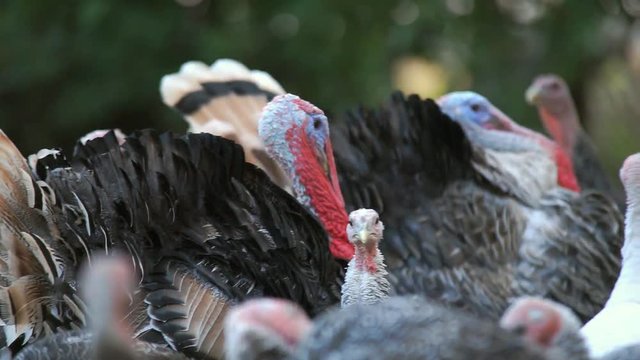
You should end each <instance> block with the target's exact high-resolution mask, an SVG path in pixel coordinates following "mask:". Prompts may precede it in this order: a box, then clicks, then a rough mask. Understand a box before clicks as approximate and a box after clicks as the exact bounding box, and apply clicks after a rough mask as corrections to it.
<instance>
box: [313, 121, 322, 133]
mask: <svg viewBox="0 0 640 360" xmlns="http://www.w3.org/2000/svg"><path fill="white" fill-rule="evenodd" d="M320 126H322V121H320V120H318V119H315V120H313V128H314V129H316V130H318V129H320Z"/></svg>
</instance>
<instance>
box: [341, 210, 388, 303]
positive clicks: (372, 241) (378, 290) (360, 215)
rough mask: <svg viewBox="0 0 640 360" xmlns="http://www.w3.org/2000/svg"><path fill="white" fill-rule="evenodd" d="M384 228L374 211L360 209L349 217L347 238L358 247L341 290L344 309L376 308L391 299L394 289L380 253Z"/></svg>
mask: <svg viewBox="0 0 640 360" xmlns="http://www.w3.org/2000/svg"><path fill="white" fill-rule="evenodd" d="M383 231H384V225H383V224H382V221H380V217H379V215H378V213H377V212H376V211H375V210H372V209H359V210H355V211H352V212H351V214H349V224H348V225H347V236H348V237H349V242H350V243H352V244H353V245H354V247H355V255H354V257H353V259H352V260H351V261H350V262H349V265H348V267H347V274H346V276H345V282H344V285H343V286H342V306H347V305H351V304H356V303H357V304H375V303H378V302H380V301H381V300H382V299H384V298H386V297H387V296H389V291H390V289H391V285H390V284H389V280H388V279H387V275H388V272H387V270H386V265H385V263H384V257H383V256H382V253H381V252H380V250H379V249H378V244H379V242H380V240H382V233H383Z"/></svg>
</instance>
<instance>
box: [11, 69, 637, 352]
mask: <svg viewBox="0 0 640 360" xmlns="http://www.w3.org/2000/svg"><path fill="white" fill-rule="evenodd" d="M160 93H161V97H162V100H163V102H164V103H165V104H166V105H167V106H169V107H171V108H172V109H174V110H175V111H177V112H179V113H180V114H181V115H182V116H183V117H184V119H185V120H186V121H187V123H188V125H189V129H188V133H187V134H175V133H170V132H160V131H155V130H141V131H137V132H134V133H132V134H128V135H125V134H123V133H122V132H121V131H120V130H117V129H114V130H112V131H108V130H97V131H94V132H92V133H90V134H87V135H86V136H84V137H82V138H81V139H80V140H79V141H78V143H77V145H76V147H75V149H74V150H73V153H72V154H70V155H69V154H64V153H63V152H62V151H61V150H59V149H43V150H40V151H39V152H37V153H36V154H32V155H29V156H27V157H26V158H25V157H24V156H23V155H22V154H21V153H20V151H19V150H18V149H17V148H16V147H15V146H14V144H13V143H12V142H11V140H10V139H9V137H8V136H7V135H5V134H4V133H3V132H0V176H1V178H2V181H1V182H0V286H1V288H0V328H1V329H2V331H0V344H2V346H3V347H2V350H1V352H0V359H43V360H44V359H230V360H240V359H433V360H436V359H441V360H460V359H515V360H518V359H546V360H559V359H576V360H588V359H593V360H595V359H608V360H630V359H640V209H639V208H638V206H640V205H636V204H637V203H638V202H640V154H636V155H631V156H629V157H628V158H627V159H626V161H625V162H624V164H623V165H622V167H621V169H620V180H621V181H622V184H623V186H624V192H622V191H618V189H617V187H616V186H615V184H616V182H614V181H612V179H608V178H607V175H606V173H605V172H604V170H603V168H602V166H601V164H600V163H599V161H598V156H597V150H596V148H595V147H594V146H593V144H592V143H591V141H590V140H589V137H588V135H587V134H586V132H585V131H584V130H583V129H582V128H581V125H580V120H579V118H578V113H577V111H576V108H575V105H574V103H573V100H572V98H571V95H570V93H569V88H568V86H567V85H566V83H565V82H564V81H563V80H562V79H561V78H559V77H557V76H555V75H543V76H540V77H538V78H536V79H535V80H534V81H533V82H532V85H531V86H530V87H529V88H528V89H527V90H526V96H525V97H526V100H527V101H528V102H529V103H530V104H531V105H533V106H535V107H536V108H537V110H538V112H539V114H540V119H541V122H542V124H543V125H544V126H545V128H546V129H547V131H548V133H549V134H550V135H551V138H549V137H547V136H545V135H543V134H541V133H538V132H536V131H533V130H531V129H528V128H526V127H523V126H521V125H519V124H518V123H517V122H516V121H514V120H512V119H511V118H509V116H508V115H506V114H505V113H503V112H502V111H500V110H499V109H498V108H497V107H496V106H494V105H493V104H492V103H491V102H490V101H489V100H488V99H487V98H485V97H483V96H481V95H480V94H477V93H473V92H469V91H464V92H452V93H449V94H446V95H444V96H442V97H441V98H439V99H436V100H432V99H421V98H420V97H418V96H417V95H409V96H406V95H404V94H402V93H400V92H395V93H393V94H392V95H391V96H390V97H389V98H388V99H387V100H386V101H385V102H384V103H383V104H382V105H380V106H378V107H376V108H369V107H362V106H361V107H358V108H356V109H354V110H352V111H349V112H347V113H346V114H344V115H343V116H341V117H337V118H335V119H329V118H328V117H327V116H326V115H325V113H324V112H323V110H321V109H319V108H318V107H316V106H315V105H313V104H312V103H310V102H308V101H306V100H303V99H302V98H300V97H298V96H296V95H292V94H289V93H287V92H286V91H285V90H284V88H283V87H282V86H281V85H280V84H279V83H278V82H277V81H276V80H275V79H273V78H272V77H271V76H270V75H269V74H267V73H265V72H262V71H258V70H249V69H248V68H247V67H246V66H244V65H243V64H241V63H239V62H237V61H235V60H231V59H220V60H217V61H215V62H214V63H213V64H212V65H211V66H208V65H205V64H204V63H201V62H195V61H191V62H187V63H185V64H183V65H182V67H181V68H180V70H179V71H178V72H177V73H174V74H170V75H166V76H164V77H163V78H162V80H161V82H160ZM625 194H626V202H625V201H624V199H625ZM623 214H624V215H623ZM623 216H624V217H623ZM623 219H624V220H623Z"/></svg>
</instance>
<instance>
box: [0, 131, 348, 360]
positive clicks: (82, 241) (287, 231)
mask: <svg viewBox="0 0 640 360" xmlns="http://www.w3.org/2000/svg"><path fill="white" fill-rule="evenodd" d="M2 140H3V141H2V143H3V149H8V150H6V151H5V152H4V153H3V154H2V155H3V160H4V161H3V163H2V164H3V175H4V176H5V178H6V179H8V180H10V181H7V182H6V184H7V185H6V186H13V187H15V188H16V189H17V190H16V191H13V192H12V191H3V199H2V200H3V203H2V205H3V209H4V210H6V209H8V208H11V207H13V208H14V209H15V208H18V210H19V211H21V212H22V213H26V214H31V213H33V214H38V213H39V214H42V213H43V212H42V211H36V210H37V209H35V208H37V207H44V208H46V209H47V212H45V213H44V214H45V216H44V217H42V216H41V217H39V218H38V217H37V216H36V215H33V216H34V218H37V220H39V222H36V221H30V222H26V221H22V222H20V221H18V220H16V219H15V218H13V217H11V216H9V215H7V214H10V213H9V212H3V218H2V225H3V226H2V227H1V228H0V230H2V231H3V234H12V236H8V237H4V239H3V242H4V243H3V245H5V247H4V249H7V248H10V247H8V246H7V245H11V246H13V247H14V248H15V247H16V246H18V245H21V244H24V242H25V240H24V238H25V235H24V234H25V233H26V234H27V235H28V234H33V235H32V236H30V237H29V238H36V239H40V240H41V241H38V244H40V243H43V244H44V245H46V246H45V247H44V248H45V250H46V251H44V252H43V251H42V250H40V249H42V247H40V248H34V247H33V246H31V245H30V244H31V243H27V244H26V245H22V247H21V248H19V249H18V250H20V251H21V252H20V253H17V251H16V250H9V251H8V253H9V254H10V255H11V256H16V257H17V258H20V259H21V260H23V258H25V259H28V260H29V261H30V262H31V263H33V264H31V263H30V262H29V261H24V262H23V264H22V267H18V268H17V269H12V268H11V267H10V266H9V267H8V268H9V269H8V271H5V273H4V274H3V277H6V278H11V279H12V280H14V281H13V283H12V284H11V286H9V287H7V288H3V290H5V291H4V292H3V294H8V295H7V296H5V297H2V298H1V300H2V301H3V305H5V306H6V305H9V306H13V308H14V309H23V310H21V311H18V312H16V313H9V314H6V313H4V314H3V315H4V316H5V318H3V320H4V321H5V323H6V324H12V323H16V324H18V323H20V325H19V326H13V327H11V326H9V327H5V329H4V330H5V334H8V336H7V341H8V342H9V343H13V345H14V346H20V341H16V340H17V339H22V340H23V341H24V342H27V341H28V340H31V339H33V338H37V337H38V336H42V335H44V336H46V335H49V336H50V335H51V333H52V332H53V331H54V330H62V329H74V328H76V329H77V328H78V327H81V326H82V325H83V324H84V322H85V319H84V314H83V302H82V300H81V299H80V298H79V297H78V296H77V295H76V292H77V289H76V284H75V280H74V272H75V269H77V267H78V266H80V264H81V263H84V262H90V261H91V258H92V257H93V256H95V255H98V254H105V253H106V254H112V253H124V254H126V255H127V256H129V257H130V259H131V262H132V264H133V267H134V269H135V271H136V272H137V273H138V275H139V278H140V279H142V280H141V283H140V286H139V290H138V291H137V292H136V293H135V294H134V295H133V299H132V303H131V307H130V312H129V313H128V315H127V317H126V320H127V322H128V323H129V324H130V325H131V326H132V327H133V328H134V329H135V332H134V334H135V337H136V338H137V339H140V340H145V341H149V342H155V343H160V344H164V345H169V346H171V347H172V348H174V349H177V350H179V351H182V352H184V353H185V354H187V355H189V356H193V357H198V358H219V357H221V356H222V339H223V337H222V320H223V318H224V316H225V314H226V312H227V310H228V309H229V307H230V306H232V305H233V304H235V303H236V302H238V301H241V300H243V299H245V298H250V297H259V296H265V295H269V296H276V297H283V298H289V299H292V300H293V301H295V302H299V303H300V304H301V306H302V307H303V308H304V309H305V310H306V311H308V313H309V314H312V315H315V314H317V313H319V312H320V311H322V310H323V309H325V308H326V307H328V306H330V305H332V304H335V303H337V302H339V300H340V286H341V281H342V278H343V271H342V269H341V267H340V266H339V265H338V263H337V262H335V260H334V259H333V258H332V257H331V254H330V253H329V250H328V240H327V236H326V234H325V232H324V230H323V229H322V227H321V225H320V224H319V223H318V222H317V221H316V220H315V219H314V217H313V216H311V215H310V214H309V213H308V212H307V211H306V210H305V209H304V208H302V207H301V206H300V205H299V204H298V203H297V202H296V201H295V199H294V198H292V197H291V196H289V195H288V194H287V193H286V192H285V191H284V190H282V189H280V188H279V187H278V186H276V185H274V184H273V183H271V181H270V180H269V179H268V177H267V176H266V175H265V174H264V173H263V172H262V171H260V170H259V169H257V168H256V167H255V166H253V165H250V164H247V163H245V162H244V156H243V151H242V148H240V147H239V146H238V145H236V144H233V143H232V142H230V141H228V140H225V139H222V138H218V137H215V136H212V135H209V134H191V135H187V136H176V135H173V134H170V133H165V134H158V133H155V132H153V131H143V132H140V133H137V134H135V135H134V136H131V137H128V138H127V139H126V142H125V143H124V145H122V146H120V145H119V144H118V141H117V139H116V138H115V136H113V134H108V135H107V136H105V137H104V138H99V139H96V140H93V141H90V142H88V143H87V144H86V145H79V147H78V148H77V149H76V155H75V156H74V158H73V159H71V160H70V161H69V162H68V164H66V165H65V166H61V165H60V164H64V163H65V162H64V161H63V159H62V160H61V159H60V155H59V154H58V155H55V156H54V157H55V159H54V158H51V156H53V155H51V156H47V157H44V158H42V159H40V160H38V162H37V168H36V171H35V172H36V174H37V176H38V177H39V179H38V178H31V177H30V176H28V173H27V170H26V162H24V160H20V159H21V156H20V155H19V152H18V151H17V149H15V147H13V144H11V143H10V141H9V139H8V138H6V137H5V136H4V134H3V139H2ZM8 156H11V157H12V159H13V160H11V161H9V160H7V157H8ZM13 173H17V174H18V175H17V176H15V175H14V174H13ZM25 173H26V174H27V177H24V176H23V175H24V174H25ZM20 174H22V175H20ZM17 179H20V181H17ZM45 181H46V182H45ZM21 186H22V187H26V188H27V189H26V190H23V189H21V188H20V187H21ZM11 190H15V189H11ZM21 192H24V193H25V194H36V198H37V201H35V202H34V201H26V200H25V201H20V200H21V199H20V198H16V197H15V194H16V193H21ZM34 207H35V208H34ZM11 210H13V209H11ZM25 220H29V219H27V218H25ZM45 225H48V226H45ZM29 232H30V233H29ZM20 234H22V235H20ZM36 236H37V237H36ZM54 240H55V241H54ZM9 241H13V242H14V244H7V243H8V242H9ZM44 245H43V246H44ZM23 253H24V254H23ZM49 263H54V266H50V267H45V266H42V265H41V264H45V265H46V264H49ZM34 264H35V265H34ZM60 268H63V269H64V270H65V271H59V270H58V269H60ZM4 269H6V268H4ZM21 284H24V287H19V286H20V285H21ZM32 288H37V289H38V290H37V293H36V294H32V293H31V290H30V289H32ZM23 289H24V290H23ZM17 291H18V292H17ZM18 294H21V296H17V295H18ZM22 294H24V295H23V296H22ZM37 296H38V297H37ZM43 296H46V297H43ZM34 298H35V300H34ZM48 298H54V299H55V298H61V299H63V300H64V301H59V302H49V301H46V299H48ZM31 300H34V301H31ZM24 301H26V302H28V303H29V306H28V307H26V308H25V307H24V306H22V305H24V304H22V303H21V302H24ZM25 312H26V313H27V314H31V313H35V314H41V315H40V317H36V316H31V315H29V316H26V315H24V313H25ZM69 314H70V315H69ZM67 315H69V316H67ZM16 344H17V345H16Z"/></svg>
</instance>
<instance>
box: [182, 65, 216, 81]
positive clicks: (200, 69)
mask: <svg viewBox="0 0 640 360" xmlns="http://www.w3.org/2000/svg"><path fill="white" fill-rule="evenodd" d="M180 75H182V76H184V77H186V78H189V79H191V80H193V81H196V82H198V83H199V84H202V83H204V82H207V81H217V80H218V79H216V77H215V74H214V73H213V72H212V71H211V69H210V68H209V67H208V66H207V65H206V64H205V63H203V62H200V61H188V62H186V63H184V64H182V66H181V67H180Z"/></svg>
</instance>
